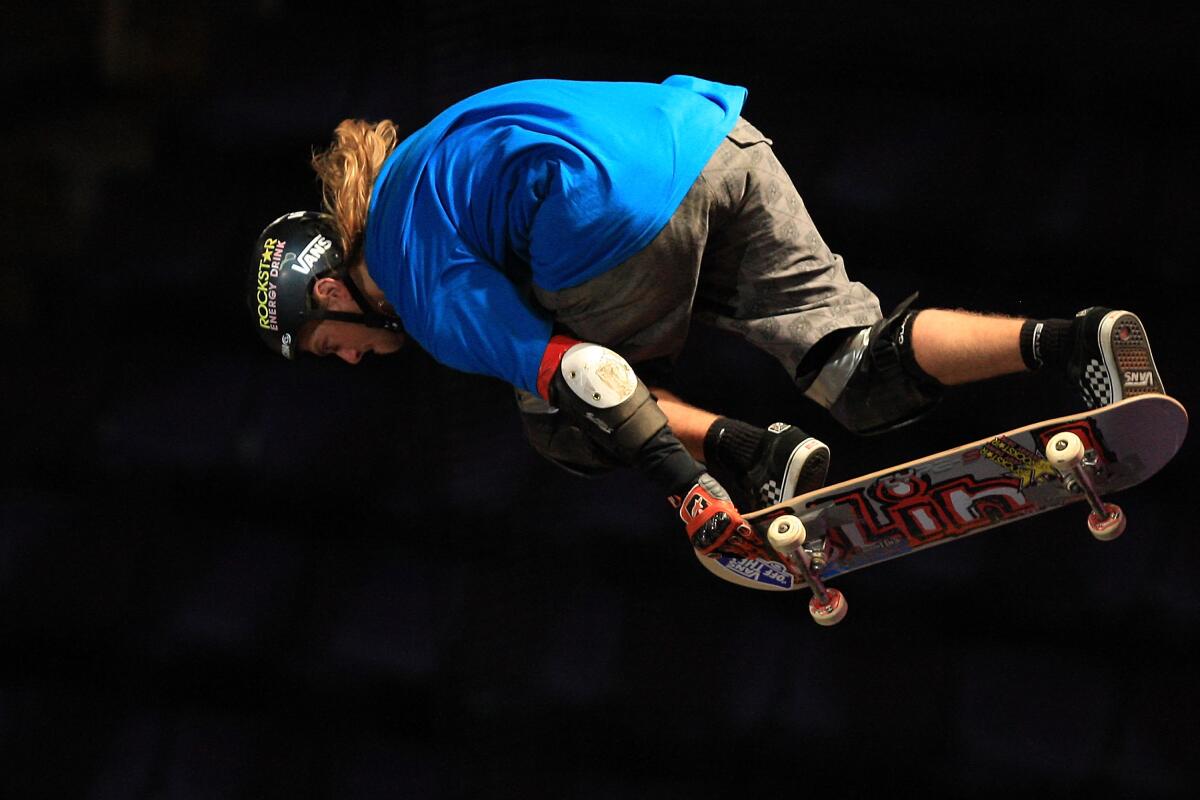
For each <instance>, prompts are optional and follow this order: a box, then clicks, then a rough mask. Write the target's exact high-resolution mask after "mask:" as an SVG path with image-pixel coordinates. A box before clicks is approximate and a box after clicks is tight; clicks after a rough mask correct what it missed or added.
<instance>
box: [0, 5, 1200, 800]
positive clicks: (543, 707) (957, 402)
mask: <svg viewBox="0 0 1200 800" xmlns="http://www.w3.org/2000/svg"><path fill="white" fill-rule="evenodd" d="M601 8H602V10H601ZM1055 8H1056V10H1054V11H1052V12H1051V11H1045V10H1039V11H1023V10H1020V9H1014V8H1009V7H1008V6H1007V4H999V3H993V4H989V5H987V6H979V7H976V6H975V4H962V3H951V2H937V3H925V4H919V5H916V4H892V5H891V6H890V7H887V8H881V7H878V6H875V5H866V4H864V5H859V4H847V3H838V2H822V3H815V4H814V3H794V4H784V3H735V2H721V3H707V2H686V3H684V2H676V3H666V2H656V3H653V4H649V5H648V4H646V3H634V2H627V0H619V1H618V2H608V3H605V4H602V6H601V5H596V6H592V5H590V4H588V5H584V6H577V5H575V4H569V3H556V4H551V3H545V2H535V1H534V0H511V1H510V2H507V3H503V4H499V3H497V4H491V3H484V2H465V3H464V2H458V3H455V2H450V3H448V4H446V3H443V2H441V1H440V0H424V1H423V2H410V3H405V2H396V3H389V4H384V5H382V6H381V7H380V8H368V7H366V6H362V5H360V4H357V3H351V2H342V3H331V4H328V5H327V7H326V8H323V9H316V8H313V7H310V6H308V5H306V4H299V3H293V2H288V1H287V0H258V2H249V3H242V2H233V1H232V0H223V1H222V2H212V3H197V2H194V3H187V4H184V3H176V2H165V3H159V2H150V1H149V0H108V2H93V3H85V2H73V3H72V2H66V3H33V2H23V3H20V4H18V5H16V6H15V7H11V4H10V6H6V9H5V15H6V17H7V20H6V22H5V23H4V26H3V33H2V34H0V36H2V37H3V38H2V40H0V63H2V64H3V73H2V74H3V86H4V94H5V96H6V98H7V99H6V101H5V106H6V111H5V120H6V121H5V124H4V126H3V129H2V130H3V140H2V144H3V147H2V148H0V153H2V154H0V159H3V161H2V163H3V164H4V173H5V176H6V179H5V181H4V191H3V198H4V200H3V202H4V206H3V211H2V213H0V219H2V220H3V225H4V231H5V232H4V248H5V251H6V253H5V257H4V258H3V259H0V275H2V276H3V287H2V289H0V302H2V303H3V309H4V312H3V314H2V315H0V325H3V332H4V340H5V347H4V348H3V356H2V359H3V363H4V365H5V368H4V371H3V376H4V377H3V379H2V380H3V383H2V385H0V386H2V389H0V396H2V400H0V402H2V404H3V405H2V407H0V410H2V412H3V422H4V424H3V431H4V434H5V435H4V439H5V449H4V452H5V454H6V457H5V458H4V460H3V463H4V480H3V486H2V489H0V797H5V798H8V797H13V798H24V797H55V798H59V797H86V798H126V797H130V798H218V797H220V798H224V797H289V798H292V797H337V798H349V797H414V798H424V797H438V798H440V797H476V796H479V797H546V796H554V797H567V798H610V797H614V798H626V797H656V798H658V797H662V798H676V797H678V798H684V797H686V798H698V797H708V796H721V797H749V796H760V795H765V794H767V793H770V794H773V795H784V794H786V795H793V794H796V795H800V796H803V795H804V794H805V793H811V792H814V791H817V790H825V791H832V792H834V793H835V796H857V795H870V794H873V793H876V792H882V791H889V792H892V791H897V790H902V789H904V790H921V791H926V792H930V793H933V794H952V795H958V796H964V795H972V796H1005V797H1010V796H1012V795H1013V793H1014V792H1029V791H1035V790H1036V791H1041V792H1049V793H1052V794H1053V795H1054V796H1118V795H1119V796H1126V797H1130V796H1145V797H1183V796H1195V791H1196V790H1197V789H1198V788H1200V782H1197V777H1198V773H1200V771H1198V768H1197V765H1196V764H1195V763H1194V759H1195V756H1196V753H1197V752H1198V751H1197V745H1200V722H1198V721H1197V710H1198V708H1200V688H1198V686H1197V680H1196V669H1197V667H1198V666H1200V661H1198V659H1197V657H1196V655H1195V651H1196V647H1197V645H1200V633H1198V623H1200V590H1198V589H1197V585H1196V579H1197V571H1198V568H1200V542H1198V541H1197V539H1196V524H1195V523H1194V521H1193V520H1194V511H1193V509H1192V503H1191V502H1189V501H1190V500H1191V498H1193V497H1194V492H1193V493H1190V495H1189V490H1191V489H1192V487H1193V482H1194V475H1195V470H1196V467H1197V464H1196V457H1195V453H1194V451H1193V450H1190V449H1185V451H1184V452H1183V453H1182V454H1181V456H1180V457H1179V458H1178V459H1177V460H1176V461H1175V462H1174V463H1172V464H1171V465H1170V466H1169V467H1168V468H1167V469H1166V470H1165V471H1164V472H1163V473H1161V474H1160V476H1159V477H1157V478H1156V479H1155V480H1153V481H1152V482H1150V483H1148V484H1146V485H1144V486H1142V487H1138V488H1136V489H1133V490H1130V491H1129V492H1127V493H1126V494H1125V495H1124V496H1123V498H1121V500H1122V503H1123V505H1124V507H1125V510H1126V512H1127V513H1128V515H1129V518H1130V525H1129V528H1130V529H1129V531H1128V533H1127V534H1126V535H1125V536H1124V537H1123V538H1122V539H1120V540H1119V541H1117V542H1114V543H1112V544H1109V545H1100V544H1098V543H1095V542H1093V541H1092V539H1091V537H1090V536H1089V535H1088V534H1087V532H1086V530H1085V529H1084V526H1083V513H1082V512H1078V513H1069V512H1066V511H1064V512H1061V513H1059V514H1052V515H1048V516H1046V517H1041V518H1038V519H1036V520H1030V521H1027V522H1025V523H1023V524H1018V525H1013V526H1011V527H1009V528H1006V529H1005V530H1004V531H1002V532H1000V533H994V534H988V535H985V536H981V537H979V538H977V539H972V540H969V541H966V542H963V543H960V544H957V545H955V546H953V547H946V548H941V549H938V550H934V551H932V552H930V553H927V554H923V555H921V556H919V557H916V558H911V559H906V560H901V561H898V562H893V563H891V564H888V565H884V566H880V567H878V568H875V569H871V570H867V571H865V572H861V573H856V574H853V575H850V576H846V577H845V578H844V579H842V580H840V581H839V582H837V584H836V585H837V586H839V587H840V588H841V589H842V590H843V591H844V592H845V593H846V594H847V596H848V597H849V598H850V600H851V604H852V610H851V613H850V616H849V618H848V619H847V621H846V622H845V623H844V624H843V625H842V626H840V627H838V628H834V629H829V630H826V629H819V628H817V627H816V626H815V625H813V624H812V623H811V621H810V620H809V617H808V614H807V612H806V610H805V603H804V600H803V599H802V598H801V597H800V596H799V595H775V594H766V593H759V592H751V591H746V590H744V589H740V588H738V587H735V586H732V585H728V584H725V583H722V582H720V581H716V580H714V579H713V578H711V577H710V576H709V575H708V574H707V573H706V572H704V571H703V570H702V569H701V568H700V567H699V566H698V565H697V564H696V563H695V562H694V559H693V557H692V555H691V554H690V552H689V549H688V547H687V546H686V543H685V541H684V539H683V533H682V531H681V530H679V525H678V522H677V521H673V520H672V515H671V513H670V511H669V509H668V508H667V507H666V505H665V504H664V502H663V500H662V498H660V497H659V496H657V494H656V492H655V491H654V490H653V489H651V488H650V487H647V486H645V485H643V484H642V483H641V482H640V481H639V480H638V479H637V478H636V477H633V476H629V475H614V476H611V477H607V478H604V479H601V480H598V481H593V482H586V481H581V480H579V479H575V478H572V477H570V476H567V475H565V474H562V473H559V472H558V471H556V470H555V469H554V468H553V467H551V466H550V465H548V464H546V463H543V462H542V461H540V460H539V458H538V457H537V456H536V455H535V454H533V453H532V452H531V451H529V450H528V449H527V448H526V447H525V445H524V443H523V442H522V439H521V433H520V430H519V426H518V422H517V420H516V417H515V414H514V413H513V410H512V408H511V403H510V400H509V393H508V389H507V388H506V387H505V386H503V385H501V384H499V383H498V382H496V381H494V380H489V379H484V378H478V377H471V376H465V375H459V374H454V373H452V372H450V371H448V370H446V369H444V368H441V367H439V366H437V365H435V364H433V363H432V362H431V361H430V360H429V359H428V358H427V357H426V356H424V355H423V354H421V353H420V352H419V351H416V350H415V348H414V349H410V350H409V351H408V352H406V353H404V354H402V355H401V356H399V357H397V358H395V359H393V360H379V361H376V362H374V363H367V364H363V365H361V366H359V367H357V368H350V367H348V366H346V365H344V364H341V363H324V362H320V361H315V360H313V361H310V362H308V363H304V364H303V365H298V366H289V365H288V364H286V363H284V362H283V361H282V360H281V359H278V358H275V357H273V356H271V354H270V353H268V352H267V351H266V350H265V349H264V348H263V347H262V346H261V345H260V344H259V343H258V342H257V340H256V335H255V334H254V330H253V327H252V324H251V323H250V321H249V317H248V314H247V312H246V310H245V307H244V303H243V300H242V297H241V288H242V283H243V280H244V275H245V272H246V270H247V269H248V265H249V263H250V259H251V253H250V251H249V248H250V247H251V243H252V241H253V238H254V236H255V235H256V234H257V233H258V231H259V230H260V229H261V228H262V226H263V225H265V224H266V223H267V222H268V221H270V220H271V219H273V218H275V217H276V216H278V215H279V214H280V213H283V212H284V211H289V210H293V209H297V208H306V207H315V206H316V205H317V203H318V201H319V198H318V192H317V187H316V184H315V182H314V179H313V176H312V174H311V171H310V170H309V168H308V166H307V160H308V157H309V155H310V153H311V151H312V149H313V148H314V147H321V146H324V145H325V144H326V143H328V141H329V139H330V137H331V132H332V129H333V127H334V126H335V124H336V123H337V122H338V121H339V120H341V119H342V118H344V117H348V116H360V117H366V118H379V117H384V116H387V117H391V118H393V119H395V120H396V121H397V122H398V123H399V124H400V125H401V127H402V128H404V129H405V130H409V129H412V128H415V127H416V126H419V125H420V124H422V123H423V122H424V121H426V120H427V119H428V118H430V117H431V116H432V115H433V114H435V113H436V112H437V111H438V110H440V109H441V108H442V107H444V106H445V105H447V104H449V103H451V102H453V101H455V100H457V99H460V98H461V97H464V96H466V95H468V94H470V93H472V92H474V91H477V90H480V89H483V88H485V87H487V86H490V85H493V84H496V83H501V82H504V81H509V80H515V79H521V78H529V77H565V78H581V79H607V80H645V81H659V80H661V79H663V78H665V77H666V76H668V75H670V74H672V73H689V74H697V75H701V76H703V77H707V78H711V79H715V80H720V81H724V82H728V83H736V84H741V85H744V86H748V87H749V88H750V98H749V101H748V104H747V106H746V109H745V113H746V116H747V117H748V118H749V119H750V120H751V121H753V122H754V123H755V124H756V125H757V126H758V127H760V128H762V129H763V130H764V131H765V132H766V133H767V135H769V136H771V137H773V138H774V139H775V142H776V149H777V152H778V153H779V155H780V158H781V159H782V161H783V162H784V164H785V165H786V166H787V167H788V169H789V171H790V173H791V175H792V177H793V179H794V180H795V182H796V184H797V185H798V187H799V189H800V192H801V194H802V195H803V197H804V198H805V201H806V203H807V205H808V207H809V210H810V211H811V213H812V215H813V217H814V218H815V220H816V221H817V224H818V226H819V227H820V229H821V231H822V233H823V234H824V236H825V238H826V240H827V241H828V242H829V243H830V244H831V246H832V247H833V249H834V250H835V251H837V252H839V253H841V254H843V255H844V256H845V258H846V261H847V265H848V267H849V269H850V270H851V273H852V275H853V276H854V277H855V278H857V279H859V280H862V281H864V282H866V283H867V284H868V285H870V286H872V287H873V288H875V290H876V292H877V293H878V294H879V295H880V296H881V299H882V300H883V303H884V305H885V306H886V307H890V306H892V305H894V304H895V303H896V302H898V301H899V300H900V299H902V298H903V297H904V296H905V295H906V294H907V293H908V292H910V291H911V290H914V289H920V290H921V291H922V303H923V304H925V305H944V306H951V307H959V306H961V307H967V308H972V309H980V310H989V311H996V312H1004V313H1010V314H1020V315H1030V316H1069V315H1070V314H1073V313H1074V312H1075V311H1076V310H1078V309H1079V308H1082V307H1084V306H1087V305H1092V304H1106V305H1114V306H1120V307H1126V308H1130V309H1133V310H1135V311H1137V312H1138V313H1139V314H1140V315H1141V316H1142V318H1143V319H1144V321H1145V322H1146V324H1147V327H1148V329H1149V330H1150V332H1151V337H1152V341H1153V343H1154V347H1155V354H1156V356H1157V360H1158V363H1159V367H1160V370H1161V372H1162V375H1163V378H1164V382H1165V383H1166V385H1167V387H1168V388H1169V389H1170V390H1172V393H1173V394H1175V395H1176V396H1178V397H1179V398H1180V399H1181V400H1182V401H1183V402H1184V404H1185V405H1189V406H1190V405H1191V403H1192V401H1193V399H1194V397H1195V394H1196V391H1197V388H1198V387H1197V383H1196V380H1195V378H1194V373H1193V371H1192V368H1193V366H1194V364H1195V355H1194V350H1195V346H1194V341H1195V337H1196V333H1195V321H1194V320H1195V313H1196V312H1195V303H1196V289H1197V281H1198V279H1197V275H1196V271H1195V268H1194V263H1195V259H1194V252H1195V249H1196V244H1195V240H1196V226H1195V222H1194V220H1195V219H1196V217H1197V212H1198V211H1200V202H1198V200H1200V188H1198V183H1197V177H1198V172H1200V171H1198V170H1197V166H1198V163H1197V162H1198V157H1200V152H1198V145H1197V133H1198V130H1197V126H1196V123H1195V121H1194V120H1193V119H1191V117H1190V112H1191V111H1192V110H1193V109H1194V107H1195V100H1196V92H1195V89H1196V85H1195V84H1196V77H1197V71H1198V66H1200V65H1198V64H1197V56H1196V53H1197V49H1196V45H1195V40H1196V34H1197V32H1198V31H1200V27H1198V26H1197V25H1196V19H1195V16H1194V14H1193V12H1191V11H1186V12H1185V11H1184V10H1183V6H1182V5H1180V6H1179V7H1178V8H1175V7H1173V6H1169V5H1167V6H1164V5H1160V4H1149V3H1140V4H1122V5H1119V6H1115V7H1111V8H1099V7H1096V6H1095V5H1094V4H1091V3H1067V4H1055ZM701 356H703V359H702V358H701ZM684 361H685V363H687V364H690V365H691V366H692V368H693V381H692V383H694V386H693V387H692V388H693V390H694V391H695V395H694V397H695V399H697V400H699V401H701V402H704V403H706V404H710V405H713V406H715V407H718V408H720V409H721V410H724V411H726V412H728V413H731V414H734V415H739V416H742V417H743V418H746V419H750V420H752V421H756V422H759V423H764V424H765V423H769V422H772V421H775V420H780V419H785V420H789V421H792V422H797V423H801V424H803V425H805V426H806V427H808V428H809V429H811V430H812V431H813V432H815V433H817V434H818V435H820V436H821V437H822V438H824V439H826V441H828V442H829V443H830V444H831V445H832V446H833V452H834V460H833V473H832V475H831V479H834V480H842V479H845V478H848V477H852V476H853V475H856V474H860V473H862V472H864V471H867V470H870V469H876V468H880V467H883V466H886V465H888V464H891V463H896V462H898V461H902V460H907V459H909V458H912V457H915V456H918V455H921V454H924V453H927V452H931V451H933V450H935V449H942V448H944V447H948V446H952V445H956V444H959V443H961V442H963V441H968V440H970V439H973V438H979V437H982V436H985V435H988V434H991V433H995V432H998V431H1001V430H1004V429H1006V428H1009V427H1014V426H1017V425H1021V424H1025V423H1028V422H1032V421H1034V420H1037V419H1041V418H1046V417H1050V416H1054V415H1057V414H1060V413H1065V412H1068V411H1072V410H1075V404H1074V401H1073V399H1072V397H1071V393H1070V392H1069V391H1067V390H1066V389H1065V388H1064V387H1062V386H1060V385H1059V384H1058V383H1056V382H1055V381H1054V380H1052V379H1051V378H1050V377H1049V376H1034V377H1021V378H1009V379H1003V380H997V381H994V382H989V383H986V384H982V385H978V386H973V387H970V388H968V389H963V390H961V391H958V392H956V393H954V394H953V395H952V396H951V397H950V398H949V399H948V400H947V401H946V402H945V403H944V404H943V405H942V407H941V408H940V409H939V410H938V411H937V412H936V413H935V414H934V415H933V416H931V417H930V418H928V419H927V420H926V421H924V422H923V423H921V424H919V425H918V426H915V427H913V428H910V429H907V430H905V431H902V432H899V433H896V434H893V435H889V436H885V437H882V438H878V439H870V440H862V439H854V438H852V437H849V436H848V435H846V434H844V433H841V432H839V431H838V430H837V429H836V428H835V427H834V424H833V423H832V422H831V421H830V420H829V419H828V418H827V417H825V416H824V415H823V414H821V413H818V409H816V407H815V406H813V405H811V404H809V403H808V402H807V401H804V400H803V399H801V398H799V397H797V396H796V395H795V393H794V391H793V390H791V388H790V386H789V384H788V382H787V380H786V378H785V376H783V375H782V374H780V373H779V372H778V371H777V369H776V368H775V367H774V365H773V364H772V362H770V361H769V360H766V359H765V358H764V357H762V356H759V355H758V354H757V353H754V352H746V351H745V350H744V349H742V348H740V347H739V346H738V345H736V344H734V343H730V342H728V341H725V340H723V339H721V338H720V337H716V336H714V335H713V334H712V333H711V332H706V331H704V330H702V329H698V330H697V331H696V335H695V341H694V342H693V343H692V344H691V346H690V347H689V353H688V354H687V355H686V356H685V359H684ZM705 365H707V366H705ZM1076 511H1077V510H1076Z"/></svg>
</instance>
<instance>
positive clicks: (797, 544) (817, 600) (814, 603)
mask: <svg viewBox="0 0 1200 800" xmlns="http://www.w3.org/2000/svg"><path fill="white" fill-rule="evenodd" d="M806 535H807V534H806V532H805V530H804V523H803V522H801V521H800V518H799V517H797V516H795V515H794V514H783V515H782V516H779V517H776V518H775V519H773V520H771V525H770V527H768V528H767V539H768V541H770V543H771V546H772V547H774V548H775V550H776V552H778V553H779V554H780V555H781V556H783V558H784V559H785V560H786V561H787V562H788V565H789V566H790V567H792V568H793V569H794V570H795V571H796V572H798V573H799V574H800V577H803V578H804V582H805V583H806V584H808V588H809V589H811V590H812V593H813V596H812V599H810V600H809V601H808V613H809V614H811V615H812V618H813V620H815V621H816V623H817V624H818V625H826V626H828V625H836V624H838V623H839V622H841V621H842V620H843V619H844V618H845V616H846V611H847V605H846V598H845V597H844V596H843V595H842V593H841V592H839V591H838V590H837V589H829V588H826V586H825V584H824V583H822V581H821V578H820V575H819V573H820V571H821V567H823V566H824V565H825V556H824V553H816V554H814V553H810V552H809V551H808V549H807V548H805V547H804V540H805V538H806Z"/></svg>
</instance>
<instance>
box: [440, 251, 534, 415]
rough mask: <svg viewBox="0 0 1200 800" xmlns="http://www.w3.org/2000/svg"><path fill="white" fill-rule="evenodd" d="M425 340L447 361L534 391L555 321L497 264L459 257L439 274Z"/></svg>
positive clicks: (441, 360) (460, 368)
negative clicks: (534, 303)
mask: <svg viewBox="0 0 1200 800" xmlns="http://www.w3.org/2000/svg"><path fill="white" fill-rule="evenodd" d="M435 294H436V297H437V302H436V303H435V305H434V308H432V309H431V310H430V312H431V313H430V316H429V319H428V323H429V325H428V331H429V333H430V334H432V335H430V336H429V337H427V339H428V340H427V341H426V342H424V343H423V344H424V345H425V347H426V349H427V350H429V352H430V354H431V355H432V356H433V357H434V358H435V359H437V360H438V361H440V362H441V363H443V364H445V365H446V366H448V367H452V368H454V369H458V370H462V371H464V372H473V373H476V374H481V375H491V376H493V377H496V378H500V379H502V380H504V381H507V382H508V383H510V384H512V385H513V386H516V387H517V388H520V389H524V390H526V391H528V392H534V393H536V392H537V378H538V368H539V367H540V365H541V362H542V356H543V355H544V354H545V351H546V346H547V344H549V342H550V335H551V331H552V328H553V324H552V322H551V320H550V319H549V317H548V316H547V315H545V313H544V312H541V311H540V310H538V309H537V308H535V307H534V305H533V304H532V303H531V302H530V301H529V300H528V299H527V298H525V297H523V296H522V295H521V292H520V291H519V290H518V289H517V287H516V286H515V285H514V284H513V283H512V281H510V280H509V279H508V278H507V277H505V276H504V275H503V274H502V273H501V272H500V271H499V270H498V269H497V268H496V267H494V266H492V265H491V264H489V263H486V262H483V261H474V262H471V261H459V262H457V263H456V264H455V265H454V266H453V267H452V268H450V269H449V270H447V271H446V272H444V273H443V274H442V275H441V276H440V281H439V286H438V287H437V291H436V293H435Z"/></svg>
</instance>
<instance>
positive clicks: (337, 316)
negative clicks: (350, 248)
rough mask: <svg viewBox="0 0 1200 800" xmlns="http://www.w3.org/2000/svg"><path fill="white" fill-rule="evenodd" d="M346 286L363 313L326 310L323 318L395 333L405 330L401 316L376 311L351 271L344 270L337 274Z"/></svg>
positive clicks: (322, 315)
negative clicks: (351, 275) (352, 276)
mask: <svg viewBox="0 0 1200 800" xmlns="http://www.w3.org/2000/svg"><path fill="white" fill-rule="evenodd" d="M337 277H338V278H339V279H340V280H341V281H342V283H343V284H345V286H346V290H347V291H349V292H350V296H351V297H353V298H354V302H356V303H358V307H359V308H361V309H362V310H363V313H361V314H354V313H351V312H348V311H326V312H324V313H322V314H321V317H320V318H321V319H332V320H337V321H338V322H356V323H358V324H359V325H366V326H367V327H368V328H382V329H383V330H386V331H392V332H393V333H400V332H402V331H403V330H404V323H403V322H402V321H401V320H400V318H399V317H394V316H392V315H391V314H383V313H380V312H379V311H376V310H375V308H374V307H373V306H372V305H371V303H370V301H369V300H367V296H366V294H364V293H363V291H362V289H360V288H358V285H357V284H356V283H355V282H354V279H353V278H351V277H350V273H349V272H344V273H342V274H341V275H338V276H337Z"/></svg>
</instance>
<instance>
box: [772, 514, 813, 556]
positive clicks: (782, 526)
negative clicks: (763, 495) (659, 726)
mask: <svg viewBox="0 0 1200 800" xmlns="http://www.w3.org/2000/svg"><path fill="white" fill-rule="evenodd" d="M804 538H805V531H804V523H803V522H801V521H800V518H799V517H797V516H795V515H794V514H784V515H783V516H780V517H776V518H775V519H773V520H771V525H770V526H769V527H768V528H767V541H769V542H770V543H771V547H774V548H775V550H776V551H778V552H779V553H782V554H783V555H787V554H789V553H794V552H796V551H797V550H798V549H800V545H802V544H804Z"/></svg>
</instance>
